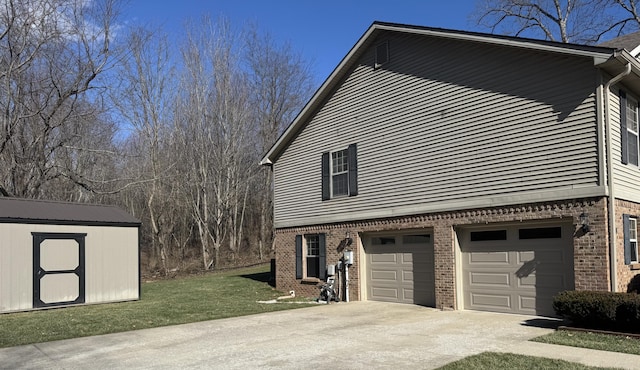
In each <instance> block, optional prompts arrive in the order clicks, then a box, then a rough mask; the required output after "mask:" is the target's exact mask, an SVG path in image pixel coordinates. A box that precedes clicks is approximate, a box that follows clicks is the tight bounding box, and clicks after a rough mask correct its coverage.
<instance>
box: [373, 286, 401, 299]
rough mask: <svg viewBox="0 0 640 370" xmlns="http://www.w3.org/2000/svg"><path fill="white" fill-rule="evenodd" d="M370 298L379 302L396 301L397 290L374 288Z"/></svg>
mask: <svg viewBox="0 0 640 370" xmlns="http://www.w3.org/2000/svg"><path fill="white" fill-rule="evenodd" d="M372 296H373V297H375V298H376V299H381V300H394V301H395V300H397V299H398V289H396V288H382V287H376V288H373V289H372Z"/></svg>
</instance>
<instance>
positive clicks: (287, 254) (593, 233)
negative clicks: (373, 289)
mask: <svg viewBox="0 0 640 370" xmlns="http://www.w3.org/2000/svg"><path fill="white" fill-rule="evenodd" d="M635 207H636V208H635V212H636V213H637V214H640V205H635ZM583 213H585V214H588V217H589V223H590V231H589V232H588V233H584V232H583V231H582V230H581V228H580V215H581V214H583ZM554 219H556V220H558V222H566V220H567V219H569V220H571V223H572V224H573V225H574V227H575V233H574V237H573V240H574V270H575V287H576V290H609V286H610V282H609V273H608V266H609V255H608V249H607V241H608V236H607V235H608V233H607V211H606V198H588V199H575V200H565V201H556V202H544V203H531V204H523V205H518V206H508V207H495V208H483V209H470V210H462V211H455V212H440V213H430V214H423V215H415V216H407V217H397V218H386V219H376V220H365V221H356V222H344V223H335V224H325V225H314V226H306V227H294V228H282V229H278V230H276V236H275V258H276V266H277V267H276V284H277V285H276V287H277V288H278V289H279V290H282V291H289V290H295V291H296V294H297V295H302V296H309V297H317V296H318V293H319V289H318V283H319V282H318V281H304V280H299V279H296V278H295V262H296V261H295V236H296V235H301V234H302V235H303V234H312V233H325V234H326V237H327V239H326V240H327V264H334V263H336V262H337V261H338V259H339V258H340V255H341V254H339V253H338V252H337V251H336V247H337V246H338V245H339V244H340V241H341V240H343V239H344V238H345V237H346V234H347V232H348V233H349V235H350V236H351V237H352V238H353V239H354V242H353V245H352V248H353V250H354V254H355V256H356V257H355V263H354V265H353V266H352V267H351V269H350V270H349V274H350V275H349V278H350V279H349V280H350V285H349V289H350V294H349V298H350V300H359V299H361V297H363V294H362V292H361V290H360V288H361V287H362V284H361V282H360V277H361V275H363V274H362V271H360V266H361V264H360V261H361V260H362V258H364V257H365V256H364V248H363V246H362V241H361V240H360V238H359V235H360V234H362V233H372V232H379V231H393V230H408V229H430V230H432V232H433V242H434V257H435V261H434V262H435V296H436V307H437V308H441V309H456V308H460V307H461V305H462V304H461V302H460V303H458V302H456V266H455V251H456V247H457V244H456V233H455V228H456V227H460V226H465V225H488V224H520V223H524V222H534V221H544V220H554ZM623 272H624V274H623ZM619 275H620V278H619V280H620V281H619V283H620V284H623V280H624V279H627V280H628V279H629V277H628V274H626V272H625V271H623V269H619Z"/></svg>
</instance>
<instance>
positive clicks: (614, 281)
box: [604, 62, 631, 292]
mask: <svg viewBox="0 0 640 370" xmlns="http://www.w3.org/2000/svg"><path fill="white" fill-rule="evenodd" d="M629 73H631V63H629V62H628V63H627V64H626V66H625V70H624V71H622V72H621V73H620V74H618V75H617V76H615V77H613V78H611V79H610V80H609V81H607V83H606V84H605V85H604V122H605V126H606V132H607V180H608V181H607V182H608V183H609V184H608V185H609V204H608V208H609V271H610V274H611V291H612V292H615V291H616V290H617V288H618V278H617V276H618V266H617V264H616V243H617V238H616V225H615V221H616V209H615V201H616V198H615V193H614V181H613V154H612V149H611V114H610V109H609V89H610V88H611V85H613V84H614V83H617V82H618V81H620V80H622V79H623V78H624V77H625V76H627V75H628V74H629ZM621 114H623V112H621Z"/></svg>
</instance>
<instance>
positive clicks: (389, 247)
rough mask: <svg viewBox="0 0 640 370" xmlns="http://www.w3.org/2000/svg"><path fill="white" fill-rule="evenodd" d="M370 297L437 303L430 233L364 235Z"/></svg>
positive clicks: (427, 303) (401, 301)
mask: <svg viewBox="0 0 640 370" xmlns="http://www.w3.org/2000/svg"><path fill="white" fill-rule="evenodd" d="M365 252H366V255H367V297H368V299H370V300H375V301H386V302H398V303H412V304H419V305H423V306H432V307H434V306H435V275H434V263H433V243H432V240H431V234H428V233H424V232H422V233H413V234H405V235H385V236H375V235H374V236H370V237H367V238H365Z"/></svg>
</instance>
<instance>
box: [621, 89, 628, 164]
mask: <svg viewBox="0 0 640 370" xmlns="http://www.w3.org/2000/svg"><path fill="white" fill-rule="evenodd" d="M619 95H620V148H621V150H622V153H621V155H622V163H624V164H627V163H629V148H628V145H629V144H628V142H627V140H628V139H627V135H628V133H627V94H626V93H625V92H624V91H622V90H620V92H619Z"/></svg>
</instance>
